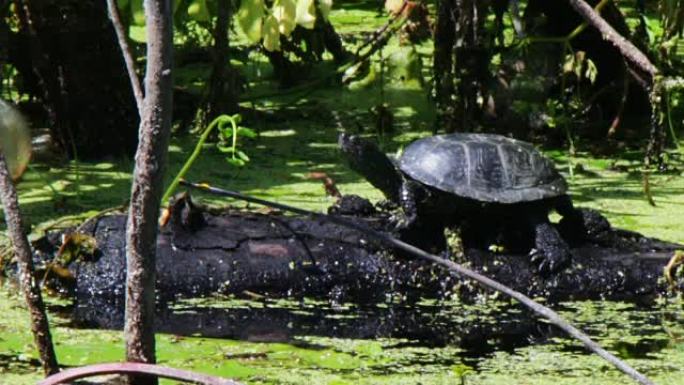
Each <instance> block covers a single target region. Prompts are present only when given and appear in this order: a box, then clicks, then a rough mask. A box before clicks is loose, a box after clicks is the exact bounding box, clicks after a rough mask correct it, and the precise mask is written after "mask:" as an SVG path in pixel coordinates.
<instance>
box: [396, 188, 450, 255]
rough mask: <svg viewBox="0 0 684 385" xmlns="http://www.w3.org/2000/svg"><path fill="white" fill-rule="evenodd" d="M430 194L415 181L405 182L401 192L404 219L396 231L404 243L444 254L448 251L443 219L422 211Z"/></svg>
mask: <svg viewBox="0 0 684 385" xmlns="http://www.w3.org/2000/svg"><path fill="white" fill-rule="evenodd" d="M429 195H430V194H429V192H428V191H426V190H425V188H424V187H423V186H422V185H420V184H418V183H416V182H413V181H410V180H405V181H404V183H402V186H401V190H400V191H399V202H400V203H401V208H402V211H403V212H404V213H403V214H404V215H403V218H401V219H399V220H398V221H397V224H396V226H395V229H396V230H397V231H398V232H399V234H400V237H401V239H402V240H403V241H405V242H408V243H409V244H412V245H414V246H416V247H418V248H420V249H423V250H426V251H428V252H435V253H442V252H444V251H445V250H447V241H446V237H445V236H444V222H443V221H442V220H441V218H437V217H435V216H433V215H428V214H427V213H425V212H421V211H420V208H419V207H420V206H422V204H421V203H422V202H424V201H425V200H426V199H429V198H430V196H429Z"/></svg>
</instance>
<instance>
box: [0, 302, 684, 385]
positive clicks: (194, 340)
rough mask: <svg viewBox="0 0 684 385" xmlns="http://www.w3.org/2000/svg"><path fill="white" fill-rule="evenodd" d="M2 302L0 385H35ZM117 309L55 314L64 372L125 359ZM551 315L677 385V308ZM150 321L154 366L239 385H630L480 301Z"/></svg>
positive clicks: (12, 315) (591, 309)
mask: <svg viewBox="0 0 684 385" xmlns="http://www.w3.org/2000/svg"><path fill="white" fill-rule="evenodd" d="M2 296H3V297H5V299H11V301H6V300H3V301H0V307H2V309H0V310H2V312H3V314H4V316H3V317H2V318H0V384H3V385H13V384H29V383H33V382H34V381H35V380H37V379H38V378H39V377H40V369H39V366H38V363H37V361H36V359H35V357H34V355H35V353H34V352H33V349H32V344H31V342H32V340H31V336H30V332H29V329H28V325H27V319H26V318H27V317H26V316H25V310H24V309H21V308H19V306H17V303H18V302H15V301H14V300H16V299H18V298H15V294H10V293H8V291H7V289H3V290H2ZM9 302H13V304H12V305H9ZM115 308H116V307H114V308H112V307H108V306H104V305H103V304H102V303H99V304H88V305H83V306H79V307H76V308H74V307H73V306H72V305H68V304H54V305H52V306H51V309H52V314H53V317H52V320H53V323H54V324H55V326H56V327H55V328H54V334H55V341H57V344H56V348H57V351H58V354H59V359H60V362H61V363H62V364H65V365H70V366H71V365H84V364H89V363H96V362H104V361H118V360H121V358H122V357H123V340H122V337H121V333H120V332H119V331H118V330H119V329H120V327H121V324H122V318H121V313H120V312H118V311H116V310H114V309H115ZM554 308H555V309H557V310H560V312H561V313H562V314H563V315H564V316H565V317H567V319H568V320H570V321H572V322H574V323H575V324H576V325H577V326H579V327H580V328H582V329H583V330H585V331H586V332H588V333H589V334H590V335H591V336H592V337H593V338H595V339H596V340H597V341H598V342H599V343H601V344H602V345H603V346H604V347H606V348H607V349H608V350H610V351H611V352H613V353H615V354H616V355H618V357H620V358H622V359H625V360H627V361H628V362H629V363H630V364H631V365H634V366H635V367H636V368H637V369H638V370H640V371H642V372H643V373H644V374H646V375H647V376H649V377H651V378H652V379H653V380H654V381H655V382H656V383H658V384H684V310H683V308H682V303H681V301H679V302H678V301H675V300H671V301H661V302H659V303H657V304H651V305H648V306H646V305H639V304H631V303H624V302H607V301H583V302H566V303H562V304H558V305H555V306H554ZM67 316H68V317H67ZM158 321H159V322H158V329H159V330H160V332H161V333H159V334H158V337H157V343H158V346H157V349H158V359H159V362H160V363H161V364H163V365H167V366H172V367H177V368H183V369H192V370H197V371H200V372H204V373H210V374H215V375H220V376H226V377H231V378H235V379H238V380H241V381H243V382H245V383H247V384H312V383H314V384H329V385H342V384H423V385H431V384H445V385H446V384H462V383H465V384H492V385H495V384H496V385H498V384H507V385H508V384H553V383H560V384H608V385H610V384H624V383H629V380H628V379H627V377H625V376H623V375H622V374H621V373H619V372H617V371H616V370H615V369H613V368H612V367H611V366H610V365H609V364H607V363H606V362H604V361H603V360H602V359H600V358H599V357H598V356H595V355H591V354H589V353H587V352H586V351H585V350H584V348H583V347H581V346H580V344H579V343H578V342H576V341H573V340H570V339H568V338H566V337H565V336H564V335H563V334H562V333H561V332H560V331H559V330H558V329H556V328H555V327H553V326H551V325H549V324H547V323H546V322H543V321H540V320H538V319H537V318H536V317H534V316H533V315H532V314H531V313H530V312H528V311H527V310H525V309H523V308H521V307H520V306H518V305H514V304H510V303H508V302H504V301H500V300H497V299H494V298H492V297H485V296H483V297H482V298H481V301H480V303H477V304H463V303H459V302H457V301H452V300H446V301H433V300H422V301H419V302H416V303H412V304H407V303H401V302H399V303H398V302H397V301H392V300H390V301H389V302H388V303H381V304H365V305H358V304H349V303H341V304H339V303H329V302H326V301H318V300H312V299H301V300H297V301H291V300H277V299H268V298H261V299H256V300H242V299H235V298H205V299H192V300H183V301H179V302H176V303H174V304H173V305H170V306H168V307H165V308H163V309H160V310H159V319H158ZM162 383H167V384H171V383H172V382H162Z"/></svg>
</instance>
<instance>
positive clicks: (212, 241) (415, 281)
mask: <svg viewBox="0 0 684 385" xmlns="http://www.w3.org/2000/svg"><path fill="white" fill-rule="evenodd" d="M189 204H190V205H191V203H189ZM188 207H189V206H188ZM188 207H186V209H184V210H180V211H179V212H178V213H176V214H177V215H172V218H171V219H170V220H169V223H167V225H166V226H164V227H163V228H162V230H161V232H160V235H159V239H158V245H157V255H158V258H157V279H158V282H157V288H158V293H159V296H160V297H161V298H162V299H174V298H176V297H178V296H182V297H193V296H204V295H209V294H212V293H224V294H232V293H243V292H250V293H258V294H261V295H270V296H318V297H327V298H331V299H335V300H353V301H360V302H373V301H384V300H385V299H386V298H387V296H398V297H401V298H419V297H432V298H440V297H444V296H446V295H451V294H452V293H454V292H455V293H457V294H458V295H459V296H461V298H462V299H463V300H466V301H467V300H469V299H472V298H474V296H475V295H477V294H478V293H479V292H480V289H477V288H475V287H474V286H473V285H472V284H470V283H468V282H467V281H466V280H465V279H463V278H460V277H456V276H454V275H451V274H449V273H447V272H444V271H442V270H441V269H439V268H436V267H434V266H432V265H430V264H428V263H426V262H423V261H419V260H413V259H407V258H406V257H405V256H402V255H399V253H395V252H394V251H393V250H387V249H385V248H384V247H383V246H382V245H380V244H378V243H376V242H374V241H370V240H369V238H368V237H367V236H366V235H365V234H361V233H358V232H357V231H354V230H350V229H348V228H345V227H342V226H339V225H335V224H331V223H326V222H323V221H320V220H316V219H311V218H308V217H301V216H285V215H282V214H279V213H269V214H259V213H255V212H244V211H225V212H219V213H217V212H213V213H212V212H202V211H198V210H197V209H196V208H194V207H193V208H192V209H190V208H188ZM348 219H352V220H354V221H359V223H362V224H365V225H367V226H370V227H371V228H374V229H375V230H380V231H385V232H388V233H391V232H392V231H391V228H392V227H391V224H390V221H389V214H388V213H385V212H376V213H367V214H366V215H365V216H349V217H348ZM125 224H126V218H125V216H123V215H108V216H103V217H101V218H98V219H96V220H93V221H91V222H90V223H89V224H87V225H86V226H83V228H82V229H80V230H81V231H82V232H84V233H87V234H90V235H92V236H93V237H94V238H95V240H96V243H97V246H98V247H97V251H96V253H95V256H94V258H92V259H89V260H79V261H76V262H74V263H72V264H71V265H70V266H69V270H70V272H71V274H72V275H73V277H74V278H75V279H74V282H73V285H72V287H71V294H72V295H74V296H75V298H76V299H77V300H86V299H87V298H91V297H110V298H123V293H124V279H125V247H124V246H125V238H124V233H125ZM560 231H563V229H562V228H561V229H560ZM57 238H58V237H56V236H50V237H47V238H45V239H43V240H42V241H41V242H38V243H37V244H36V245H35V248H36V252H37V255H38V259H42V260H43V261H46V260H47V261H50V260H52V259H53V258H54V254H55V253H56V251H57V250H58V249H59V246H60V244H59V240H58V239H57ZM683 248H684V246H682V245H678V244H673V243H668V242H662V241H659V240H656V239H651V238H647V237H644V236H642V235H640V234H638V233H634V232H630V231H625V230H619V229H612V228H609V229H606V230H605V231H602V232H600V233H598V234H591V237H590V238H589V239H585V240H582V241H576V242H574V243H573V244H572V253H573V262H572V264H571V266H569V267H568V268H567V269H565V270H563V271H561V272H560V273H558V274H554V275H551V276H548V277H544V276H540V275H539V274H537V272H536V269H535V266H534V265H533V264H531V263H530V262H529V257H528V256H527V255H516V254H506V253H493V252H488V251H482V250H476V249H468V250H465V252H464V253H463V255H461V256H459V257H457V258H458V260H459V262H461V263H465V264H467V265H468V266H469V267H471V268H472V269H474V270H475V271H478V272H482V273H484V274H486V275H487V276H489V277H491V278H493V279H495V280H497V281H499V282H502V283H504V284H505V285H507V286H509V287H511V288H512V289H514V290H518V291H520V292H522V293H524V294H526V295H528V296H543V297H545V298H547V299H548V300H550V301H562V300H572V299H599V298H607V299H634V298H639V299H649V298H652V297H654V296H655V295H657V294H659V293H662V292H664V291H665V290H666V289H667V287H666V286H665V282H664V280H661V279H660V278H661V277H662V276H663V267H664V266H666V265H667V263H668V261H669V260H670V258H671V257H672V256H673V253H674V251H675V250H677V249H683ZM678 285H679V287H680V288H681V287H682V282H679V283H678Z"/></svg>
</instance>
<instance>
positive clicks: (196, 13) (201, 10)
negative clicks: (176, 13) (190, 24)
mask: <svg viewBox="0 0 684 385" xmlns="http://www.w3.org/2000/svg"><path fill="white" fill-rule="evenodd" d="M188 16H190V18H191V19H193V20H195V21H209V10H208V9H207V0H195V1H193V2H192V3H191V4H190V6H189V7H188Z"/></svg>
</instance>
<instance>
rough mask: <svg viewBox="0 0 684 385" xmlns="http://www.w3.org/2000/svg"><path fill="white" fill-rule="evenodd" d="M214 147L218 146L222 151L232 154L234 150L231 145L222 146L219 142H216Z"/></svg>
mask: <svg viewBox="0 0 684 385" xmlns="http://www.w3.org/2000/svg"><path fill="white" fill-rule="evenodd" d="M216 148H218V150H219V151H221V152H224V153H228V154H232V153H233V152H235V149H234V148H233V146H222V145H220V144H217V145H216Z"/></svg>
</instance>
